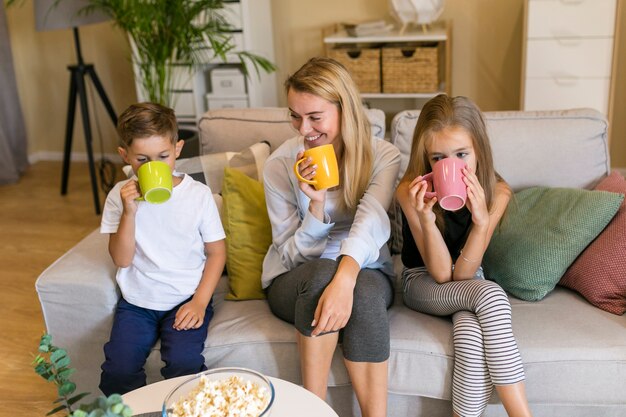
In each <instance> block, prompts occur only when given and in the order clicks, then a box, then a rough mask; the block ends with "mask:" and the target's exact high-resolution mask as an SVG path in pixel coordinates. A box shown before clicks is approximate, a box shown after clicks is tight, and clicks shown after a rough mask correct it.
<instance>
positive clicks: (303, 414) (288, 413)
mask: <svg viewBox="0 0 626 417" xmlns="http://www.w3.org/2000/svg"><path fill="white" fill-rule="evenodd" d="M187 378H189V375H188V376H181V377H178V378H172V379H166V380H163V381H159V382H155V383H154V384H150V385H146V386H145V387H141V388H138V389H136V390H134V391H131V392H128V393H126V394H124V395H122V398H123V399H124V404H126V405H128V406H129V407H130V408H131V409H132V410H133V415H135V416H139V415H144V416H145V417H152V416H155V417H156V416H160V415H161V407H162V406H163V400H164V399H165V396H166V395H167V394H168V393H169V392H170V391H171V390H172V389H174V387H176V386H177V385H178V384H180V383H181V382H182V381H184V380H185V379H187ZM268 378H269V380H270V381H272V384H273V385H274V390H275V391H276V396H275V399H274V406H273V407H272V412H271V417H293V416H298V417H338V415H337V413H335V411H333V409H332V408H330V406H329V405H328V404H326V403H325V402H324V401H322V400H321V399H320V398H318V397H317V396H315V395H314V394H312V393H311V392H309V391H307V390H305V389H304V388H302V387H301V386H299V385H296V384H293V383H291V382H289V381H285V380H283V379H279V378H274V377H268Z"/></svg>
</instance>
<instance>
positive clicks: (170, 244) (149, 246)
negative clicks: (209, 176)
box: [100, 103, 226, 395]
mask: <svg viewBox="0 0 626 417" xmlns="http://www.w3.org/2000/svg"><path fill="white" fill-rule="evenodd" d="M117 131H118V134H119V136H120V142H121V146H120V147H119V148H118V152H119V154H120V155H121V157H122V159H123V160H124V162H126V163H127V164H130V165H131V166H132V168H133V172H135V173H136V172H137V170H138V169H139V167H140V166H141V165H142V164H143V163H145V162H148V161H163V162H165V163H167V164H168V165H169V166H170V169H171V170H172V173H173V175H174V176H173V186H174V187H173V191H172V196H171V197H170V199H169V200H168V201H166V202H165V203H162V204H151V203H148V202H145V201H137V198H139V197H140V191H139V185H138V183H137V181H136V178H132V179H130V180H126V181H121V182H120V183H118V184H116V185H115V187H114V188H113V189H112V190H111V192H110V193H109V195H108V196H107V200H106V203H105V206H104V210H103V213H102V224H101V228H100V231H101V233H109V234H110V237H109V253H110V254H111V258H113V262H114V263H115V265H116V266H117V267H118V271H117V283H118V285H119V287H120V290H121V292H122V297H121V298H120V301H119V303H118V305H117V308H116V311H115V318H114V320H113V328H112V329H111V338H110V340H109V342H108V343H106V344H105V345H104V354H105V361H104V363H103V364H102V375H101V380H100V389H101V390H102V392H103V393H104V394H106V395H110V394H112V393H118V394H124V393H126V392H128V391H131V390H134V389H136V388H139V387H142V386H144V385H145V384H146V375H145V371H144V368H143V367H144V364H145V361H146V358H147V357H148V354H149V353H150V350H151V348H152V347H153V346H154V344H155V343H156V341H157V340H158V339H159V338H160V339H161V359H162V360H163V362H165V366H164V367H163V368H162V369H161V374H162V375H163V377H165V378H172V377H176V376H180V375H188V374H193V373H197V372H200V371H203V370H205V369H206V367H205V365H204V357H203V356H202V350H203V348H204V342H205V340H206V337H207V328H208V325H209V321H210V320H211V317H212V316H213V308H212V306H211V297H212V295H213V291H214V290H215V286H216V285H217V282H218V280H219V278H220V276H221V274H222V271H223V269H224V263H225V259H226V249H225V244H224V238H225V234H224V229H223V228H222V224H221V222H220V218H219V213H218V211H217V207H216V205H215V201H214V200H213V196H212V194H211V190H210V188H209V187H207V186H206V185H204V184H202V183H200V182H197V181H195V180H194V179H192V178H191V177H190V176H188V175H185V174H178V173H176V172H174V164H175V161H176V158H177V157H178V155H179V154H180V151H181V149H182V147H183V144H184V142H183V141H182V140H177V132H178V127H177V124H176V118H175V115H174V111H173V110H171V109H169V108H167V107H163V106H161V105H158V104H152V103H140V104H134V105H132V106H130V107H129V108H128V109H126V110H125V111H124V113H122V115H121V116H120V118H119V121H118V125H117Z"/></svg>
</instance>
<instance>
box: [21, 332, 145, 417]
mask: <svg viewBox="0 0 626 417" xmlns="http://www.w3.org/2000/svg"><path fill="white" fill-rule="evenodd" d="M38 352H39V353H38V354H37V356H36V357H35V359H34V360H33V367H34V369H35V372H36V373H37V374H38V375H39V376H41V377H42V378H43V379H45V380H46V381H49V382H51V383H53V384H54V385H55V386H56V388H57V393H58V396H59V398H57V399H56V400H55V401H54V403H55V404H57V406H56V407H55V408H53V409H52V410H50V411H49V412H48V414H46V415H48V416H49V415H51V414H55V413H58V412H60V411H65V413H66V415H67V416H68V417H131V416H132V415H133V413H132V410H131V409H130V408H129V407H128V406H127V405H125V404H124V402H123V401H122V397H121V396H120V395H118V394H112V395H110V396H108V397H105V396H100V397H98V398H96V399H95V400H93V401H92V402H91V403H87V404H79V401H80V400H82V399H83V398H85V397H86V396H87V395H89V393H87V392H84V393H81V394H74V392H75V391H76V384H74V383H73V382H72V381H71V380H70V377H71V376H72V374H73V373H74V371H75V369H74V368H70V366H69V365H70V358H69V356H68V354H67V352H66V351H65V350H64V349H61V348H60V347H57V346H55V345H53V344H52V336H50V335H49V334H47V333H46V334H44V335H43V336H42V337H41V340H40V341H39V349H38Z"/></svg>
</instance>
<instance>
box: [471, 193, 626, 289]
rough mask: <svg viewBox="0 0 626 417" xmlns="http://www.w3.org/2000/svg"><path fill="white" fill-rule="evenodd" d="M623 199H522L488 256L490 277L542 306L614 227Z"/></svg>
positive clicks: (610, 196) (605, 196) (618, 196)
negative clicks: (593, 243) (585, 253)
mask: <svg viewBox="0 0 626 417" xmlns="http://www.w3.org/2000/svg"><path fill="white" fill-rule="evenodd" d="M623 198H624V196H623V195H621V194H617V193H610V192H605V191H588V190H582V189H573V188H546V187H533V188H529V189H526V190H523V191H521V192H519V193H517V194H516V195H515V198H514V199H512V200H511V203H510V205H509V210H508V213H507V216H506V217H505V219H504V221H503V223H502V226H501V227H500V228H498V229H497V230H496V232H495V233H494V236H493V237H492V239H491V242H490V244H489V247H488V248H487V251H486V252H485V256H484V259H483V266H484V269H485V272H486V274H487V277H488V278H489V279H492V280H494V281H496V282H497V283H498V284H500V285H501V286H502V288H504V289H505V290H506V291H508V292H509V293H511V294H513V295H514V296H516V297H518V298H521V299H523V300H527V301H536V300H541V299H542V298H543V297H545V296H546V295H547V294H548V293H549V292H550V291H552V290H553V289H554V287H555V286H556V284H557V283H558V282H559V279H560V278H561V276H562V275H563V274H564V273H565V271H566V270H567V268H568V267H569V266H570V264H572V262H574V260H575V259H576V257H577V256H578V255H579V254H580V253H581V252H582V251H583V250H584V249H585V247H587V245H588V244H589V243H590V242H591V241H592V240H593V239H595V237H596V236H598V234H600V232H601V231H602V229H604V227H605V226H606V225H607V224H608V223H609V221H610V220H611V219H612V218H613V216H614V215H615V213H616V212H617V210H618V209H619V207H620V204H621V202H622V200H623Z"/></svg>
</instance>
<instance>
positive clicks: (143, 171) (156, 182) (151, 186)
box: [137, 161, 172, 204]
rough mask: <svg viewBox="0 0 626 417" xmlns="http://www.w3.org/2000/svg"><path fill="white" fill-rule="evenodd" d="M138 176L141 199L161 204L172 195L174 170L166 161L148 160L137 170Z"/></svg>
mask: <svg viewBox="0 0 626 417" xmlns="http://www.w3.org/2000/svg"><path fill="white" fill-rule="evenodd" d="M137 178H138V180H139V181H138V182H139V189H140V190H141V197H140V198H139V200H141V201H147V202H148V203H152V204H161V203H165V202H166V201H167V200H169V199H170V197H171V196H172V171H171V170H170V166H169V165H168V164H166V163H165V162H162V161H150V162H146V163H145V164H143V165H141V166H140V167H139V169H138V170H137Z"/></svg>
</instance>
